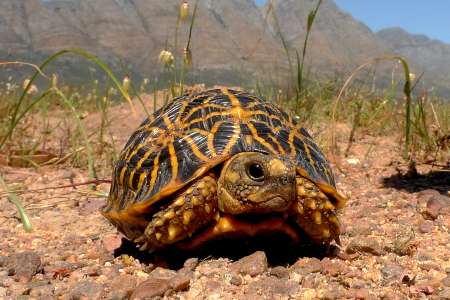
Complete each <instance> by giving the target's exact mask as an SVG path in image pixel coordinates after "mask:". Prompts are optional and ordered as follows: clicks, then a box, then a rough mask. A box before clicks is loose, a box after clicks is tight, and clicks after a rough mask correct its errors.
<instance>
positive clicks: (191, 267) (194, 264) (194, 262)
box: [183, 257, 198, 271]
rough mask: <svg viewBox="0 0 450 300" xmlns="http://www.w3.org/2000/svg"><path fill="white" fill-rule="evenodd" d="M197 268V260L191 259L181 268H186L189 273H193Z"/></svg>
mask: <svg viewBox="0 0 450 300" xmlns="http://www.w3.org/2000/svg"><path fill="white" fill-rule="evenodd" d="M197 266H198V258H196V257H191V258H188V259H186V261H185V262H184V264H183V268H187V269H189V270H191V271H194V269H195V268H196V267H197Z"/></svg>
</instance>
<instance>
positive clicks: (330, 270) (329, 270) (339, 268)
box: [321, 258, 348, 277]
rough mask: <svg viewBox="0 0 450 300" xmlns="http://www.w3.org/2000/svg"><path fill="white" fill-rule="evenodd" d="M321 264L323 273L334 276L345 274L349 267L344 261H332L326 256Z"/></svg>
mask: <svg viewBox="0 0 450 300" xmlns="http://www.w3.org/2000/svg"><path fill="white" fill-rule="evenodd" d="M321 264H322V269H321V273H322V274H324V275H328V276H332V277H336V276H337V275H339V274H345V273H346V272H347V269H348V268H347V266H346V265H345V264H344V263H343V262H342V261H332V260H330V259H329V258H324V259H323V260H322V262H321Z"/></svg>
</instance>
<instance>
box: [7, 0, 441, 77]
mask: <svg viewBox="0 0 450 300" xmlns="http://www.w3.org/2000/svg"><path fill="white" fill-rule="evenodd" d="M191 2H193V1H191ZM179 3H180V1H179V0H166V1H157V0H97V1H81V0H3V1H1V2H0V59H1V60H9V61H11V60H17V59H21V60H27V61H32V62H40V61H42V59H43V58H44V57H46V56H48V55H49V54H50V53H54V52H55V51H57V50H60V49H65V48H69V47H80V48H83V49H86V50H88V51H90V52H92V53H95V54H97V55H99V56H100V57H101V58H102V59H104V60H106V61H108V62H109V63H110V64H112V65H113V67H114V69H115V70H122V71H123V72H130V73H132V74H134V73H137V74H140V75H142V76H144V77H151V76H153V75H156V74H159V73H161V71H162V67H161V66H160V65H158V63H157V57H158V53H159V52H160V51H161V50H162V49H163V48H164V47H166V46H167V47H169V48H173V47H174V46H175V45H174V43H175V41H174V40H175V39H174V37H175V31H176V18H177V13H178V5H179ZM315 3H316V2H315V1H311V0H274V1H273V5H272V6H270V7H269V6H268V5H266V6H265V7H257V6H256V4H255V2H254V1H253V0H203V1H199V11H198V18H197V20H196V24H195V27H194V32H193V40H192V52H193V57H194V68H193V69H194V70H195V72H196V74H197V75H199V76H203V78H202V79H204V78H205V77H207V78H208V79H210V80H211V81H215V82H222V83H228V84H233V83H238V82H240V80H242V79H246V78H247V79H248V78H249V77H248V74H252V73H254V72H258V73H259V74H275V75H277V74H279V73H273V70H280V72H285V70H286V66H287V62H286V61H287V60H286V56H285V55H284V52H283V48H282V46H281V42H280V38H279V36H278V34H277V30H276V28H275V26H274V22H273V19H272V17H271V15H270V14H267V11H268V10H269V11H270V10H273V11H275V12H276V14H277V15H278V20H279V24H280V28H281V31H282V32H283V35H284V36H285V38H286V40H287V42H288V44H289V46H290V47H291V49H292V51H291V54H292V55H294V53H295V51H293V50H294V48H296V49H298V50H299V51H301V48H302V46H303V40H304V36H305V27H306V20H307V15H308V13H309V11H310V10H311V9H312V8H313V7H314V5H315ZM191 6H192V5H191ZM188 27H189V26H188V25H187V24H182V26H181V27H180V29H179V39H178V45H177V47H176V49H177V53H176V54H177V55H181V54H182V49H183V47H184V45H185V44H186V37H187V33H188ZM389 32H390V34H388V33H389ZM397 36H398V37H397ZM403 37H405V39H403ZM400 38H401V39H400ZM421 39H422V40H423V39H424V37H417V36H410V35H409V34H407V33H405V32H401V33H400V32H399V31H398V30H393V31H392V30H391V31H389V30H388V31H383V32H380V33H379V34H375V33H373V32H371V31H370V29H369V28H368V27H367V26H365V25H364V24H362V23H360V22H358V21H356V20H355V19H353V18H352V16H351V15H349V14H347V13H345V12H343V11H342V10H340V9H339V8H338V7H337V6H336V4H335V3H334V1H332V0H326V1H324V2H323V5H322V7H321V8H320V10H319V13H318V15H317V19H316V22H315V24H314V26H313V33H312V35H311V38H310V43H309V46H308V55H307V66H308V68H309V69H310V70H312V71H314V72H319V73H324V72H325V73H329V74H334V73H336V72H341V71H348V70H350V69H352V68H354V67H355V66H357V65H358V64H360V63H362V62H365V61H367V60H368V59H370V58H372V57H374V56H379V55H383V54H388V53H392V52H395V53H399V54H402V55H405V56H407V57H410V58H411V60H413V61H415V62H416V65H417V66H418V68H419V69H420V71H421V70H424V71H426V72H427V73H430V76H429V77H430V78H440V77H442V76H440V77H439V76H437V75H440V74H450V71H448V70H446V68H449V67H447V66H448V65H449V64H448V61H449V60H450V54H449V53H450V50H448V49H450V46H449V45H445V44H443V43H440V42H437V41H429V40H427V41H428V42H427V41H422V40H421ZM425 39H426V38H425ZM401 40H405V41H414V42H413V43H406V44H405V43H403V44H402V43H401V42H400V41H401ZM405 45H406V46H405ZM430 52H432V53H434V54H433V55H430ZM436 52H438V55H436ZM56 68H57V69H59V70H60V71H61V70H62V71H65V72H64V73H65V74H69V75H71V76H72V77H77V76H78V77H84V76H82V75H79V72H83V71H84V72H86V70H87V68H86V67H85V66H84V65H80V64H79V63H78V60H73V59H70V60H67V59H64V60H63V63H60V64H59V65H58V67H56ZM446 71H448V72H446ZM14 72H17V69H15V68H10V69H6V71H2V74H1V75H0V77H3V78H4V77H5V75H6V76H9V75H11V74H13V73H14ZM205 75H207V76H205ZM438 82H439V84H440V85H445V84H444V82H445V77H444V78H443V79H439V80H438Z"/></svg>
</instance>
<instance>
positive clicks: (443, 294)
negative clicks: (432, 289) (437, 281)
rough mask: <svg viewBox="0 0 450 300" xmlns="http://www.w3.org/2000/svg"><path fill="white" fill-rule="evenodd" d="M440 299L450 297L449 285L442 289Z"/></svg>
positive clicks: (447, 299) (446, 299)
mask: <svg viewBox="0 0 450 300" xmlns="http://www.w3.org/2000/svg"><path fill="white" fill-rule="evenodd" d="M439 299H443V300H444V299H445V300H449V299H450V288H449V287H446V288H444V289H443V290H442V291H440V292H439Z"/></svg>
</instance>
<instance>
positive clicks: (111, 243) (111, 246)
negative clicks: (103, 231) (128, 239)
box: [102, 234, 122, 253]
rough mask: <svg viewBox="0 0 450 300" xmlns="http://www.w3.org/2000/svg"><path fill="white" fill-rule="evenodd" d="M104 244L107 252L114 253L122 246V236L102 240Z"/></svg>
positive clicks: (108, 236)
mask: <svg viewBox="0 0 450 300" xmlns="http://www.w3.org/2000/svg"><path fill="white" fill-rule="evenodd" d="M102 244H103V247H105V249H106V251H108V252H111V253H112V252H114V250H116V249H117V248H119V247H120V246H121V245H122V236H121V235H119V234H113V235H107V236H105V237H103V238H102Z"/></svg>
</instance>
